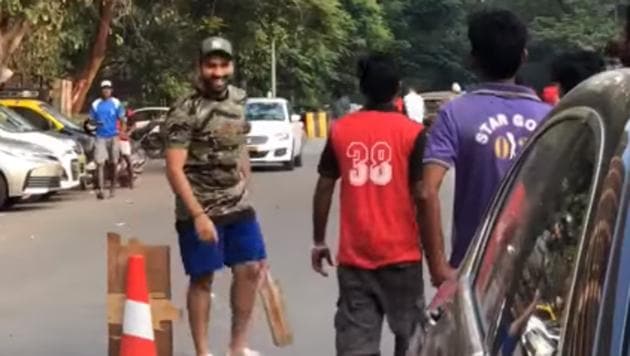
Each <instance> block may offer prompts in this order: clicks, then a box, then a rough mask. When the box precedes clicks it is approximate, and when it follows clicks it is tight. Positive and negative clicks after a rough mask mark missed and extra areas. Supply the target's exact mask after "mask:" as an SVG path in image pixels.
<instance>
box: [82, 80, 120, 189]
mask: <svg viewBox="0 0 630 356" xmlns="http://www.w3.org/2000/svg"><path fill="white" fill-rule="evenodd" d="M89 115H90V121H92V122H93V123H94V125H96V131H95V135H96V141H95V145H94V161H95V162H96V167H97V168H96V170H97V185H98V192H97V193H96V197H97V198H98V199H99V200H102V199H104V198H105V194H104V192H103V191H104V186H105V166H107V168H108V169H109V178H110V186H109V196H110V198H113V197H114V193H115V191H116V182H117V180H118V179H117V178H118V172H117V165H118V160H119V158H120V142H119V140H118V135H119V131H118V128H119V127H120V130H121V131H122V132H124V131H126V117H125V110H124V108H123V106H122V104H121V102H120V100H118V99H117V98H115V97H114V96H113V86H112V82H111V81H109V80H104V81H102V82H101V97H100V98H98V99H96V100H94V102H92V105H90V113H89ZM119 123H120V124H119Z"/></svg>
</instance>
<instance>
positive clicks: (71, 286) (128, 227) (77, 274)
mask: <svg viewBox="0 0 630 356" xmlns="http://www.w3.org/2000/svg"><path fill="white" fill-rule="evenodd" d="M322 148H323V143H322V142H321V141H312V142H310V143H309V144H308V146H307V147H306V148H305V157H304V161H305V166H304V167H303V168H300V169H296V170H295V171H293V172H284V171H281V170H270V169H265V170H261V171H256V173H255V175H254V184H253V189H252V190H253V199H254V202H255V204H256V208H257V210H258V214H259V217H260V221H261V224H262V227H263V231H264V233H265V237H266V240H267V244H268V252H269V258H270V264H271V267H272V269H273V272H274V275H275V276H276V277H277V278H278V279H279V280H280V283H281V285H282V288H283V290H284V293H285V297H286V298H287V301H288V309H289V318H290V323H291V325H292V327H293V330H294V333H295V342H294V345H293V346H291V347H288V348H286V349H276V348H274V347H273V345H272V343H271V337H270V334H269V331H268V329H267V325H266V322H265V319H264V313H263V312H262V308H261V307H260V305H259V307H258V308H257V311H256V317H255V321H254V327H253V331H252V337H251V344H252V346H253V347H254V348H256V349H258V350H260V351H262V352H263V354H264V355H285V356H289V355H291V356H295V355H300V356H321V355H333V354H334V352H333V350H334V330H333V327H332V325H333V314H334V309H335V300H336V295H337V286H336V281H335V278H334V277H330V278H328V279H326V278H321V277H318V276H317V275H315V274H314V273H313V272H311V269H310V260H309V259H310V257H309V254H310V247H311V217H310V213H311V196H312V190H313V187H314V183H315V179H316V175H315V172H316V168H315V167H316V163H317V158H318V154H319V152H321V149H322ZM163 167H164V164H163V163H162V162H159V161H157V162H152V164H151V165H150V166H149V167H148V168H147V170H146V172H145V173H144V174H143V176H142V178H141V181H140V182H139V184H138V188H137V189H136V190H134V191H127V190H121V191H119V193H118V196H117V197H116V198H115V199H112V200H107V201H104V202H98V201H97V200H96V198H95V196H94V195H93V194H90V193H87V192H70V193H65V194H62V195H61V196H60V197H58V198H56V199H54V200H53V201H50V202H40V203H33V204H23V205H18V206H17V207H16V208H15V209H14V210H12V211H9V212H2V213H0V267H1V268H0V281H1V282H2V287H1V288H0V290H1V292H0V355H26V356H30V355H65V356H74V355H76V356H85V355H105V354H106V350H107V328H106V326H107V325H106V320H105V288H106V270H105V267H106V259H105V254H106V240H105V235H106V233H107V232H108V231H113V232H118V233H121V234H122V235H123V236H125V237H132V236H135V237H139V238H140V239H141V240H142V241H143V242H145V243H147V244H168V245H171V246H172V256H173V259H172V268H171V269H172V285H173V291H172V292H173V303H174V304H175V305H177V306H178V307H181V308H182V309H185V308H184V306H185V287H186V283H187V279H186V277H185V275H184V272H183V269H182V266H181V263H180V260H179V251H178V249H177V244H176V237H175V236H176V235H175V232H174V226H173V199H172V195H171V192H170V191H169V188H168V186H167V183H166V180H165V178H164V176H163ZM449 180H452V178H449ZM444 194H445V197H447V199H449V200H450V199H452V189H451V188H450V187H449V188H448V189H446V190H445V191H444ZM445 215H446V217H448V216H450V215H449V213H447V214H445ZM337 219H338V210H337V204H335V207H334V208H333V210H332V217H331V219H330V221H331V226H330V227H329V242H330V244H331V246H335V245H336V238H335V236H336V231H337V226H338V225H337ZM447 231H450V229H449V230H447ZM333 276H334V274H333ZM229 281H230V274H229V272H223V273H221V274H220V275H219V276H218V278H217V279H216V284H215V298H214V305H213V315H212V325H211V336H210V338H211V343H212V345H213V346H214V351H213V352H214V353H215V355H223V354H225V350H226V347H227V342H228V330H229V321H230V313H229V299H228V289H229ZM425 284H426V283H425ZM427 288H428V284H427ZM428 293H429V294H432V293H433V292H432V291H429V292H428ZM185 318H186V317H185V314H184V318H183V319H182V320H181V321H178V322H176V323H175V326H174V327H175V355H178V356H189V355H191V356H192V355H194V352H193V348H192V342H191V340H190V337H189V330H188V326H187V324H186V321H185ZM385 334H388V332H387V331H386V332H385ZM392 347H393V343H392V340H391V338H390V337H386V338H385V339H384V342H383V351H384V354H388V353H390V352H391V351H390V350H392Z"/></svg>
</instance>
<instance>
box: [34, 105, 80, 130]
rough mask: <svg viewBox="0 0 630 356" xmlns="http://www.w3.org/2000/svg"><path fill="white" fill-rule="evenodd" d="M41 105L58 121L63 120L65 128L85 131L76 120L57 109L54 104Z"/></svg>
mask: <svg viewBox="0 0 630 356" xmlns="http://www.w3.org/2000/svg"><path fill="white" fill-rule="evenodd" d="M39 107H40V108H41V109H42V110H44V111H45V112H47V113H48V114H49V115H51V116H53V117H54V118H55V119H56V120H57V121H59V122H61V124H63V126H64V127H65V128H68V129H73V130H75V131H83V128H81V126H79V125H78V124H77V123H76V122H74V121H72V120H71V119H70V118H68V117H67V116H66V115H64V114H62V113H61V112H60V111H58V110H57V109H55V108H54V107H53V106H52V105H49V104H46V103H41V104H39Z"/></svg>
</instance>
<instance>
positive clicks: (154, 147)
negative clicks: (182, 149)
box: [131, 117, 165, 159]
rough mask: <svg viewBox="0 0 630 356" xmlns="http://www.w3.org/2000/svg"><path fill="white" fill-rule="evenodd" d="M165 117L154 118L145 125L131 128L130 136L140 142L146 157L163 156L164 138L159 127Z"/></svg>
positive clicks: (156, 157) (157, 157)
mask: <svg viewBox="0 0 630 356" xmlns="http://www.w3.org/2000/svg"><path fill="white" fill-rule="evenodd" d="M164 120H165V118H163V117H162V118H159V119H154V120H152V121H151V122H149V123H148V124H147V125H146V126H144V127H142V128H139V129H136V130H133V131H132V132H131V138H132V139H133V140H134V141H136V142H138V143H139V144H140V147H141V148H142V149H143V150H144V152H145V153H146V155H147V157H149V158H151V159H160V158H164V147H165V146H164V138H163V137H162V134H161V132H160V127H161V125H162V123H164Z"/></svg>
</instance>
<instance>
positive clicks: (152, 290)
mask: <svg viewBox="0 0 630 356" xmlns="http://www.w3.org/2000/svg"><path fill="white" fill-rule="evenodd" d="M136 254H139V255H143V256H144V259H145V261H146V269H147V271H146V272H147V284H148V287H149V299H150V300H149V303H150V304H151V316H152V321H153V330H154V333H155V344H156V347H157V350H158V355H159V356H172V355H173V321H174V320H177V319H179V318H180V317H181V311H180V310H178V309H177V308H175V307H174V306H173V305H172V304H171V302H170V299H171V277H170V276H171V267H170V266H171V261H170V248H169V247H168V246H149V245H143V244H142V243H141V242H140V241H139V240H137V239H130V240H129V243H128V244H127V245H123V244H122V241H121V237H120V235H118V234H114V233H109V234H107V324H108V330H109V338H108V340H109V343H108V344H109V345H108V346H109V347H108V350H109V351H108V355H109V356H118V355H119V352H120V351H119V350H120V337H121V334H122V322H123V311H124V304H125V277H126V271H127V260H128V259H129V256H131V255H136Z"/></svg>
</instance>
